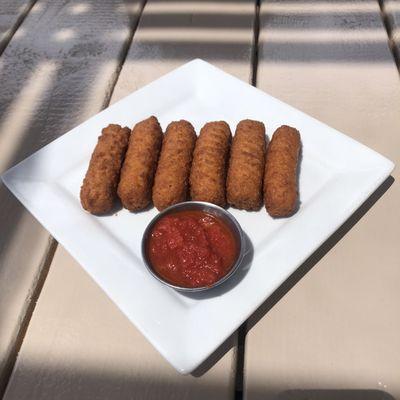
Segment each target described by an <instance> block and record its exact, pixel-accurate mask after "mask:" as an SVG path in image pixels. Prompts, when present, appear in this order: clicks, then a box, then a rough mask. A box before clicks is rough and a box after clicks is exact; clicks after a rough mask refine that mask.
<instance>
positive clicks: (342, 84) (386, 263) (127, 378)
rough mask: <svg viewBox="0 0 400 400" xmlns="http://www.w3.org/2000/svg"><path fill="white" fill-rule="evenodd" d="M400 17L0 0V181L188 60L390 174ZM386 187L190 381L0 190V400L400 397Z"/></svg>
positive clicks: (395, 147)
mask: <svg viewBox="0 0 400 400" xmlns="http://www.w3.org/2000/svg"><path fill="white" fill-rule="evenodd" d="M399 15H400V2H399V1H395V0H380V1H372V0H365V1H362V0H350V1H344V0H332V1H319V0H315V1H311V0H305V1H299V2H296V1H293V0H282V1H277V0H264V1H262V2H261V3H260V2H258V1H245V0H230V1H229V0H218V1H211V0H204V1H200V0H197V1H196V0H194V1H170V0H164V1H162V0H147V1H145V0H143V1H142V0H112V1H95V0H79V1H68V0H53V1H50V0H47V1H46V0H2V1H1V2H0V52H1V56H0V77H1V78H0V79H1V80H0V82H1V85H0V149H1V157H0V173H1V172H3V171H4V170H6V169H7V168H8V167H10V166H12V165H13V164H15V163H16V162H18V161H20V160H22V159H23V158H25V157H26V156H28V155H29V154H32V153H33V152H34V151H36V150H37V149H39V148H41V147H42V146H44V145H45V144H47V143H49V142H50V141H52V140H53V139H55V138H57V137H58V136H60V135H62V134H63V133H64V132H66V131H68V130H69V129H71V128H73V127H74V126H76V125H77V124H79V123H80V122H82V121H84V120H85V119H87V118H88V117H90V116H92V115H94V114H96V113H97V112H98V111H100V110H101V109H102V108H104V107H106V106H107V105H108V104H110V103H113V102H115V101H116V100H118V99H120V98H122V97H124V96H125V95H127V94H128V93H130V92H132V91H134V90H136V89H138V88H140V87H142V86H144V85H145V84H147V83H148V82H151V81H152V80H154V79H156V78H158V77H160V76H161V75H163V74H165V73H166V72H168V71H170V70H172V69H174V68H175V67H177V66H179V65H181V64H183V63H185V62H187V61H189V60H191V59H193V58H197V57H198V58H203V59H205V60H207V61H209V62H211V63H213V64H215V65H216V66H218V67H220V68H222V69H224V70H225V71H227V72H229V73H231V74H233V75H235V76H237V77H239V78H240V79H242V80H244V81H246V82H249V83H252V84H255V85H257V86H258V87H259V88H261V89H262V90H265V91H266V92H268V93H270V94H272V95H273V96H276V97H278V98H280V99H282V100H283V101H286V102H288V103H289V104H291V105H293V106H295V107H297V108H299V109H301V110H303V111H305V112H307V113H309V114H310V115H312V116H314V117H316V118H318V119H320V120H321V121H323V122H325V123H327V124H328V125H331V126H333V127H334V128H337V129H339V130H341V131H343V132H345V133H346V134H348V135H349V136H351V137H354V138H355V139H356V140H358V141H360V142H362V143H364V144H366V145H367V146H370V147H372V148H373V149H375V150H377V151H378V152H380V153H382V154H383V155H385V156H387V157H388V158H390V159H391V160H393V161H394V162H395V163H398V162H399V161H400V134H399V129H400V107H399V105H400V85H399V75H398V70H397V68H396V65H399V63H398V61H399V60H398V55H399V44H400V41H399V32H400V30H399V29H400V17H399ZM132 112H134V110H132ZM393 178H394V179H393ZM396 179H398V170H397V169H395V171H394V173H393V177H392V178H390V179H388V180H387V181H386V182H385V183H384V184H383V185H382V186H381V187H380V188H379V189H378V190H377V192H375V193H374V194H373V195H372V196H371V197H370V199H368V200H367V202H366V203H365V204H364V205H363V206H362V207H361V208H360V209H359V210H358V211H357V212H356V213H355V214H354V215H353V216H352V217H351V218H350V219H349V220H348V221H347V222H346V223H345V224H344V225H343V226H342V227H341V228H340V229H339V230H338V231H337V232H336V233H335V234H334V235H333V236H332V237H331V238H330V239H329V240H328V241H327V242H326V243H325V244H324V245H323V246H322V247H321V248H320V249H319V250H318V251H316V252H315V253H314V254H313V256H312V257H310V259H308V260H307V261H306V262H305V264H304V265H302V266H301V267H300V268H299V270H298V271H297V272H296V273H295V274H294V275H293V276H292V277H291V278H290V279H289V280H288V281H287V282H286V283H285V284H284V285H283V286H282V287H281V288H280V289H279V290H278V291H277V292H276V293H275V294H274V295H273V296H272V297H271V298H270V299H269V300H268V301H267V302H266V303H265V304H264V305H263V306H262V307H260V309H259V310H258V311H257V312H256V313H255V314H254V315H253V316H252V317H251V318H250V319H249V321H247V323H246V324H245V325H244V326H243V327H242V328H241V329H240V330H239V332H238V333H236V334H235V335H234V337H233V340H232V346H231V347H230V348H229V349H222V350H223V351H221V352H220V353H221V354H223V355H222V357H220V358H219V360H218V361H216V362H215V360H212V361H213V362H211V363H210V366H211V367H210V369H208V370H207V371H206V372H205V373H203V374H202V375H201V376H198V375H199V374H196V375H192V376H181V375H179V374H178V373H177V372H175V370H173V369H172V367H170V366H169V365H168V364H167V363H166V361H164V359H162V357H161V356H160V355H159V354H158V353H157V352H156V351H155V350H154V349H153V347H152V346H151V345H150V344H149V343H148V342H147V341H146V340H145V339H144V337H143V336H142V335H141V334H140V333H139V332H138V331H137V330H136V328H135V327H133V326H132V325H131V324H130V323H129V322H128V321H127V319H126V318H125V317H124V316H123V315H122V314H121V313H120V312H119V311H118V310H117V308H116V306H115V305H114V304H113V303H112V302H111V301H110V300H109V299H108V298H107V297H106V296H105V295H104V294H103V292H102V291H101V290H100V289H99V288H98V287H97V285H96V284H95V283H94V282H93V281H92V280H91V279H90V278H89V277H88V276H87V275H86V273H85V272H84V271H83V269H82V268H81V267H80V266H79V265H77V263H76V262H75V261H73V259H72V258H71V257H70V256H69V255H68V254H67V253H66V251H65V250H64V249H63V248H62V246H59V245H57V243H55V242H54V240H53V239H51V238H50V237H49V234H48V233H47V232H46V231H45V230H44V229H43V228H41V227H40V225H39V224H38V223H37V222H36V221H35V220H34V219H33V218H32V217H31V216H30V215H29V213H28V212H26V211H25V210H24V209H23V207H22V206H21V205H20V204H19V203H18V202H17V200H16V199H15V198H14V197H13V196H12V195H11V194H10V193H9V192H8V191H7V190H6V189H5V188H4V186H2V185H1V186H0V205H1V209H0V227H1V235H0V395H1V393H4V399H6V400H14V399H94V398H95V399H101V400H102V399H110V398H113V399H241V398H246V399H249V400H255V399H280V400H282V399H285V400H289V399H290V400H300V399H370V400H378V399H393V398H400V334H399V331H400V311H399V304H400V290H399V289H400V251H399V245H398V240H399V237H400V218H399V215H400V213H399V203H400V188H399V185H398V182H397V181H396ZM221 354H218V356H220V355H221ZM214 358H215V359H217V358H218V357H214Z"/></svg>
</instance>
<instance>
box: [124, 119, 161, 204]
mask: <svg viewBox="0 0 400 400" xmlns="http://www.w3.org/2000/svg"><path fill="white" fill-rule="evenodd" d="M162 139H163V134H162V130H161V127H160V124H159V123H158V120H157V118H156V117H153V116H152V117H150V118H147V119H145V120H143V121H141V122H139V123H137V124H136V125H135V127H134V128H133V130H132V133H131V138H130V140H129V146H128V151H127V152H126V156H125V161H124V164H123V166H122V170H121V179H120V182H119V185H118V196H119V198H120V199H121V201H122V204H123V206H124V207H125V208H127V209H128V210H130V211H139V210H142V209H144V208H146V207H147V206H148V205H149V204H150V202H151V189H152V187H153V180H154V173H155V170H156V167H157V160H158V154H159V152H160V148H161V143H162Z"/></svg>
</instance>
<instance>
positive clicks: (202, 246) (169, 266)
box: [147, 210, 239, 288]
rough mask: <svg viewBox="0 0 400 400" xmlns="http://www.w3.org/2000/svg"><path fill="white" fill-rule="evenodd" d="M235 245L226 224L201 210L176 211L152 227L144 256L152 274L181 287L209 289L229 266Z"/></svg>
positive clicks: (231, 262)
mask: <svg viewBox="0 0 400 400" xmlns="http://www.w3.org/2000/svg"><path fill="white" fill-rule="evenodd" d="M238 252H239V246H238V243H237V241H236V240H235V237H234V235H233V233H232V231H231V230H230V229H229V227H228V225H227V224H226V223H225V222H224V221H223V220H222V219H220V218H218V217H215V216H214V215H211V214H208V213H206V212H203V211H197V210H193V211H178V212H176V213H173V214H168V215H166V216H165V217H163V218H161V219H160V220H159V221H158V222H157V223H156V224H155V225H154V227H153V229H152V231H151V233H150V236H149V240H148V247H147V255H148V257H149V259H150V262H151V264H152V266H153V269H154V270H155V272H156V273H157V274H158V275H159V276H161V277H162V278H163V279H164V280H166V281H167V282H169V283H172V284H173V285H177V286H181V287H189V288H195V287H202V286H211V285H212V284H214V283H215V282H217V281H218V280H220V279H221V278H222V277H223V276H224V275H226V274H227V273H228V272H229V270H230V269H231V268H232V267H233V264H234V262H235V260H236V258H237V256H238Z"/></svg>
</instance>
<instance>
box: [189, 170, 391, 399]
mask: <svg viewBox="0 0 400 400" xmlns="http://www.w3.org/2000/svg"><path fill="white" fill-rule="evenodd" d="M393 182H394V178H393V177H392V176H389V177H388V178H387V179H386V180H385V181H384V182H383V183H382V184H381V185H380V186H379V187H378V189H376V190H375V192H373V193H372V195H371V196H370V197H369V198H368V199H367V200H366V201H365V202H364V203H363V204H362V205H361V206H360V207H359V208H358V209H357V210H356V211H355V212H354V213H353V214H352V215H351V216H350V217H349V218H348V219H347V220H346V222H344V223H343V225H342V226H341V227H340V228H339V229H338V230H336V231H335V232H334V233H333V234H332V235H331V236H330V237H329V238H328V239H327V240H326V241H325V242H324V243H323V244H322V245H321V246H320V247H319V248H318V249H317V250H316V251H315V252H314V253H313V254H312V255H311V256H310V257H309V258H308V259H307V260H306V261H305V262H304V263H303V264H302V265H301V266H300V267H299V268H298V269H297V270H296V271H295V272H294V273H293V274H292V275H290V277H289V278H288V279H287V280H286V281H285V282H284V283H283V284H282V285H281V286H280V287H279V288H278V289H277V290H275V292H274V293H273V294H272V295H271V296H270V297H269V298H268V299H267V300H266V301H265V302H264V303H263V304H262V305H261V306H260V307H259V308H258V309H257V310H256V311H255V312H254V314H253V315H252V316H251V317H250V318H249V319H248V320H247V322H246V323H245V324H244V326H243V328H242V329H240V330H239V338H237V337H236V333H235V334H234V335H232V336H231V337H229V338H228V339H227V340H226V341H225V342H224V343H223V344H222V345H221V346H220V347H219V348H218V349H217V350H216V351H215V352H214V353H213V354H212V355H211V356H210V357H209V358H208V359H207V360H206V361H204V362H203V363H202V364H201V365H200V366H199V367H198V368H197V369H196V370H195V371H194V372H193V373H192V375H193V376H197V377H198V376H201V375H203V374H204V373H205V372H207V371H208V370H209V369H210V368H211V367H212V366H213V365H214V364H215V363H216V362H217V361H218V360H220V359H221V358H222V356H223V355H224V354H225V353H226V352H228V350H230V349H231V348H232V347H234V346H235V345H236V343H237V341H238V343H239V345H238V349H237V354H236V370H237V371H236V375H237V376H241V374H242V371H241V370H242V367H243V362H244V340H245V335H246V333H247V332H248V331H249V330H250V329H251V328H253V326H254V325H256V324H257V322H258V321H259V320H260V319H261V318H262V317H263V316H264V315H265V314H266V313H267V312H268V311H269V310H271V309H272V308H273V307H274V306H275V304H277V303H278V302H279V301H280V300H281V299H282V297H283V296H284V295H285V294H286V293H288V291H289V290H290V289H292V288H293V287H294V286H295V285H296V284H297V283H298V282H299V281H300V279H302V278H303V277H304V276H305V275H306V274H307V273H308V272H309V271H310V270H311V269H312V268H313V267H314V265H316V264H317V263H318V262H319V261H320V260H321V259H322V258H323V257H324V256H325V254H327V253H328V252H329V251H330V250H331V249H332V248H333V247H334V246H335V245H336V244H337V243H338V242H339V241H340V240H341V239H342V238H343V237H344V236H345V235H346V234H347V232H349V231H350V229H351V228H352V227H353V226H354V225H355V224H356V223H357V222H358V221H359V220H360V219H361V218H362V217H363V216H364V215H365V214H366V213H367V212H368V211H369V209H370V208H371V207H372V206H373V205H374V204H375V203H376V202H377V201H378V200H379V199H380V198H381V197H382V196H383V195H384V193H385V192H386V191H387V190H388V189H389V188H390V186H391V185H392V184H393ZM333 392H335V391H333ZM336 392H337V391H336ZM342 392H343V391H342ZM344 392H346V391H344ZM347 392H351V391H347ZM364 392H365V391H364ZM367 392H375V391H367ZM282 398H284V399H289V397H282ZM294 398H295V397H293V399H294ZM303 398H304V399H308V397H301V399H303ZM321 398H322V397H321ZM326 398H327V399H336V398H338V399H339V397H336V398H335V397H326ZM349 398H350V397H349ZM360 398H361V397H360ZM365 398H366V399H378V397H365ZM379 398H382V399H386V397H379ZM279 399H280V397H279ZM290 399H291V398H290ZM296 399H297V398H296ZM299 399H300V397H299Z"/></svg>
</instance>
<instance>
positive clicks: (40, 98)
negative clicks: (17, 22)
mask: <svg viewBox="0 0 400 400" xmlns="http://www.w3.org/2000/svg"><path fill="white" fill-rule="evenodd" d="M139 4H140V2H139V1H137V2H134V1H133V2H131V6H132V7H131V11H130V13H128V12H127V11H126V10H125V11H124V7H125V2H124V1H122V0H121V1H118V0H115V1H110V2H102V3H101V4H100V3H99V2H96V1H94V0H91V1H85V2H73V1H66V0H57V1H51V2H49V1H45V0H40V1H38V2H37V3H36V5H35V6H34V7H33V8H32V10H31V12H30V13H29V15H28V16H27V18H26V19H25V20H24V22H23V24H22V25H21V27H20V29H19V31H18V34H17V35H14V37H13V39H12V41H11V42H10V43H9V45H8V46H7V48H6V49H5V51H4V53H3V54H2V57H1V58H0V81H1V87H0V148H1V152H2V154H1V159H0V173H1V172H3V171H4V170H5V169H7V168H8V167H10V166H12V165H13V164H15V163H16V162H18V161H20V160H22V159H23V158H25V157H26V156H28V155H29V154H31V153H33V152H34V151H35V150H37V149H39V148H40V147H42V146H43V145H45V144H47V143H49V142H50V141H52V140H53V139H55V138H57V137H58V136H60V135H61V134H63V133H64V132H65V131H67V130H69V129H71V128H72V127H73V126H74V125H76V124H78V123H79V122H82V121H83V120H84V119H86V118H88V117H89V116H90V115H92V114H94V113H96V112H98V111H99V110H100V109H101V108H102V107H103V102H104V101H105V99H107V97H109V92H110V88H111V87H112V86H113V84H114V82H115V78H116V76H115V74H116V72H117V70H118V67H119V62H120V59H121V57H122V55H123V53H124V51H126V46H127V40H128V39H129V37H130V29H131V26H133V22H134V19H135V18H136V17H137V15H138V11H139ZM0 204H1V210H0V226H1V235H0V320H1V324H0V382H2V383H4V375H3V374H4V373H6V372H7V368H6V367H7V366H9V365H10V364H9V362H10V359H11V358H12V354H13V351H14V349H15V343H16V338H17V337H18V333H19V330H20V327H21V323H22V321H23V319H24V316H25V312H26V310H27V307H28V305H29V302H30V298H31V296H32V293H33V292H34V291H35V287H36V284H37V281H38V279H39V277H40V274H41V269H42V265H43V260H44V258H45V256H46V252H47V248H48V243H49V235H48V233H47V232H46V231H45V230H44V229H42V228H41V227H40V225H39V224H38V223H37V222H36V221H34V220H33V218H32V217H31V216H30V214H29V213H28V212H26V211H25V210H24V209H23V207H22V206H21V205H20V204H19V203H18V202H17V200H16V199H15V198H14V197H13V196H12V195H11V194H10V193H9V192H8V191H7V189H5V187H4V186H3V185H2V184H0ZM10 357H11V358H10ZM2 377H3V378H2ZM0 390H1V388H0Z"/></svg>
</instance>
